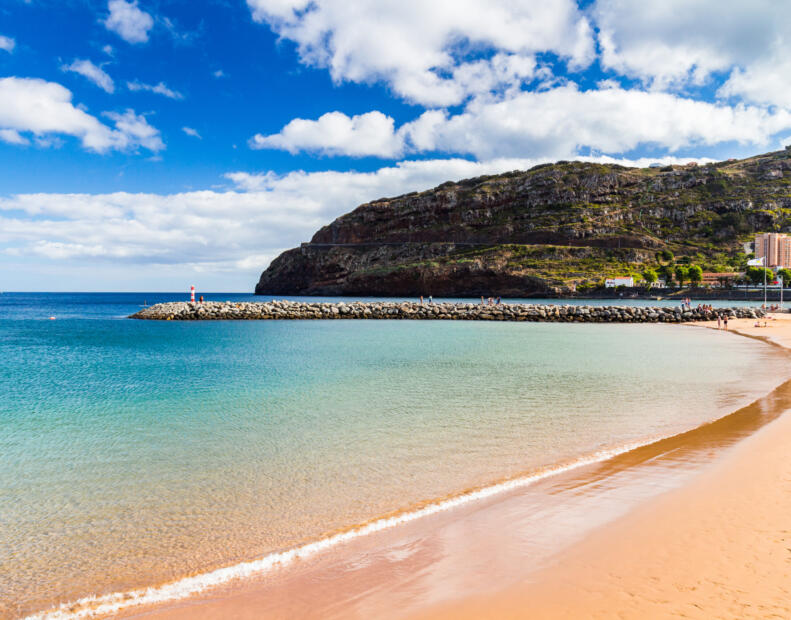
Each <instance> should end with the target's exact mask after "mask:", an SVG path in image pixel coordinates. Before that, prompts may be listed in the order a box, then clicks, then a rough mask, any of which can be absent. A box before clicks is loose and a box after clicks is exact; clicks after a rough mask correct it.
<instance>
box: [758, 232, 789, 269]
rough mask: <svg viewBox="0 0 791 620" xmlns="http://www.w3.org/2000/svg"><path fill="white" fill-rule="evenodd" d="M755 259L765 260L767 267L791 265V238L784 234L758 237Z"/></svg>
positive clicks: (767, 234)
mask: <svg viewBox="0 0 791 620" xmlns="http://www.w3.org/2000/svg"><path fill="white" fill-rule="evenodd" d="M755 258H765V259H766V260H765V262H764V266H766V267H784V266H786V265H791V238H789V237H788V235H784V234H782V233H764V234H762V235H756V236H755Z"/></svg>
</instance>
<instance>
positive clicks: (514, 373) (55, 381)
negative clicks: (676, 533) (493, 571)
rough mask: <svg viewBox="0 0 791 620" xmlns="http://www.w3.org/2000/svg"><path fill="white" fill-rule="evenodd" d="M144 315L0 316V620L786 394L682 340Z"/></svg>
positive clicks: (122, 303) (592, 328)
mask: <svg viewBox="0 0 791 620" xmlns="http://www.w3.org/2000/svg"><path fill="white" fill-rule="evenodd" d="M140 297H144V298H146V299H147V301H148V302H149V303H154V302H156V301H159V300H162V299H166V298H167V297H166V296H162V295H156V294H139V295H138V294H134V295H98V294H95V295H67V294H60V295H50V296H47V295H27V296H26V295H22V294H8V293H6V294H4V295H0V395H1V396H2V398H0V592H2V593H3V595H2V597H0V600H1V601H2V602H0V615H6V616H16V615H23V614H24V613H28V612H31V611H34V610H38V609H42V608H46V607H48V606H50V605H53V604H56V603H61V602H64V601H71V600H75V599H78V598H80V597H83V596H86V595H88V594H105V593H108V592H116V591H124V590H128V589H130V588H134V587H139V586H144V585H152V584H158V583H162V582H165V581H169V580H173V579H177V578H179V577H182V576H184V575H188V574H195V573H199V572H203V571H207V570H210V569H212V568H215V567H218V566H224V565H231V564H234V563H236V562H239V561H243V560H249V559H253V558H257V557H262V556H264V555H266V554H267V553H271V552H273V551H276V550H282V549H288V548H290V547H293V546H295V545H297V544H300V543H303V542H306V541H310V540H315V539H318V538H320V537H322V536H325V535H327V534H328V533H330V532H332V531H337V530H338V529H342V528H345V527H349V526H352V525H355V524H359V523H363V522H366V521H368V520H371V519H374V518H376V517H378V516H381V515H384V514H387V513H390V512H393V511H401V510H408V509H410V508H411V507H414V506H415V505H417V504H419V503H421V502H425V501H430V500H434V499H436V498H440V497H444V496H447V495H452V494H455V493H459V492H462V491H464V490H467V489H470V488H475V487H479V486H483V485H487V484H491V483H493V482H496V481H498V480H502V479H504V478H508V477H513V476H519V475H525V474H528V473H530V472H532V471H536V470H538V469H540V468H542V467H547V466H551V465H553V464H557V463H561V462H566V461H568V460H570V459H574V458H577V457H580V456H583V455H589V454H591V453H593V452H596V451H597V450H601V449H610V448H619V447H621V446H624V445H626V444H628V443H630V442H633V441H642V440H646V439H648V438H651V437H656V436H662V435H668V434H673V433H676V432H679V431H680V430H684V429H687V428H690V427H692V426H696V425H698V424H700V423H702V422H704V421H707V420H710V419H712V418H715V417H718V416H720V415H723V414H725V413H727V412H729V411H732V410H734V409H736V408H737V407H739V406H741V405H743V404H746V403H748V402H750V401H752V400H754V399H755V398H756V397H758V396H759V395H761V394H764V393H766V392H767V391H768V390H769V389H770V388H771V387H772V386H773V385H774V384H776V383H778V382H779V380H780V379H781V378H783V377H785V376H786V375H787V372H788V370H789V368H788V363H787V361H786V360H785V357H784V356H781V355H779V354H778V353H777V352H776V351H775V350H774V349H772V348H771V347H768V346H767V345H764V344H762V343H759V342H756V341H753V340H749V339H745V338H738V337H734V336H730V335H727V334H724V333H718V332H713V331H710V330H703V329H698V328H689V327H682V326H664V325H656V326H643V325H585V324H538V323H536V324H531V323H456V322H443V321H437V322H433V321H420V322H407V321H370V322H366V321H305V322H281V321H261V322H206V323H196V322H188V323H172V322H167V323H158V322H148V321H145V322H141V321H131V320H125V319H123V318H121V317H123V316H125V315H126V314H129V313H131V312H133V311H135V310H136V309H137V306H138V305H139V304H140V303H141V302H140ZM248 297H249V296H230V295H227V294H223V295H219V296H217V297H216V298H219V299H244V298H248ZM49 316H56V320H54V321H52V320H48V317H49Z"/></svg>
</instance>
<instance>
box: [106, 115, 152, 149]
mask: <svg viewBox="0 0 791 620" xmlns="http://www.w3.org/2000/svg"><path fill="white" fill-rule="evenodd" d="M104 115H105V116H106V117H107V118H109V119H110V120H112V121H114V122H115V126H116V128H117V130H118V132H119V134H120V136H119V138H118V142H119V144H120V146H119V148H121V149H135V148H137V147H138V146H142V147H143V148H145V149H148V150H149V151H152V152H154V153H158V152H159V151H161V150H163V149H164V148H165V144H164V143H163V142H162V138H161V137H160V135H159V130H158V129H157V128H156V127H152V126H151V125H149V124H148V121H147V120H146V119H145V117H144V116H142V115H138V114H135V112H134V110H126V111H125V112H124V113H123V114H119V113H118V112H105V113H104Z"/></svg>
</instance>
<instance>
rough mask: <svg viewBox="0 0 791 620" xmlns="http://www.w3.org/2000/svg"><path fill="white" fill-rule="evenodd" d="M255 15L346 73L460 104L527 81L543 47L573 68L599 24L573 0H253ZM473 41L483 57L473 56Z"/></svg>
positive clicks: (585, 56) (587, 53)
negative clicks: (468, 57) (471, 58)
mask: <svg viewBox="0 0 791 620" xmlns="http://www.w3.org/2000/svg"><path fill="white" fill-rule="evenodd" d="M247 4H248V5H249V7H250V10H251V11H252V15H253V18H254V19H255V20H256V21H259V22H266V23H267V24H269V26H270V27H271V28H272V29H273V30H274V31H275V32H276V33H277V34H279V35H280V36H281V37H283V38H286V39H290V40H292V41H294V42H296V43H297V46H298V49H299V54H300V57H301V60H302V61H303V62H304V63H306V64H309V65H313V66H318V67H326V68H328V69H329V71H330V73H331V75H332V77H333V79H334V80H336V81H344V80H348V81H352V82H371V81H383V82H385V83H387V84H388V85H389V86H390V87H391V88H392V89H393V90H394V91H395V92H396V93H397V94H398V95H400V96H401V97H404V98H406V99H409V100H411V101H415V102H418V103H423V104H427V105H443V106H444V105H452V104H456V103H459V102H461V101H462V100H464V98H465V97H467V96H469V95H472V94H476V93H479V92H481V91H482V90H491V89H496V90H499V89H507V88H511V87H516V86H518V85H519V84H520V83H521V82H522V81H523V80H526V79H530V78H532V76H533V70H534V65H535V59H534V56H535V54H537V53H542V52H550V53H554V54H557V55H558V56H560V57H562V58H563V59H564V60H565V61H566V63H567V65H568V67H569V68H570V69H571V70H577V69H580V68H584V67H586V66H588V65H589V64H590V63H591V62H592V60H593V58H594V45H593V37H592V30H591V27H590V24H589V23H588V20H587V18H585V17H584V16H583V15H582V13H581V12H580V11H579V10H578V8H577V5H576V2H574V1H573V0H518V1H513V0H454V1H450V0H436V1H434V2H425V1H424V0H399V1H397V2H396V1H394V0H393V1H387V2H382V1H381V0H358V1H356V2H348V1H347V0H318V1H309V0H247ZM470 51H479V52H484V54H483V56H484V57H485V58H484V59H482V60H476V61H473V62H466V61H464V60H463V58H464V56H465V55H467V53H468V52H470Z"/></svg>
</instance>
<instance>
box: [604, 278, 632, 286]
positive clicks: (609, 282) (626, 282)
mask: <svg viewBox="0 0 791 620" xmlns="http://www.w3.org/2000/svg"><path fill="white" fill-rule="evenodd" d="M616 286H628V287H632V286H634V278H633V277H631V276H629V277H628V278H607V279H606V280H605V281H604V288H615V287H616Z"/></svg>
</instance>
